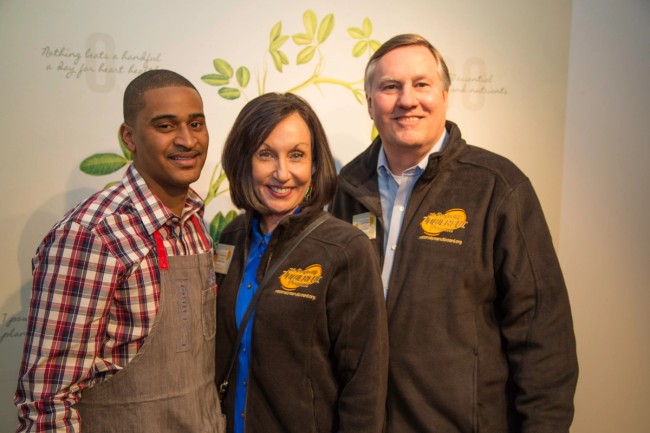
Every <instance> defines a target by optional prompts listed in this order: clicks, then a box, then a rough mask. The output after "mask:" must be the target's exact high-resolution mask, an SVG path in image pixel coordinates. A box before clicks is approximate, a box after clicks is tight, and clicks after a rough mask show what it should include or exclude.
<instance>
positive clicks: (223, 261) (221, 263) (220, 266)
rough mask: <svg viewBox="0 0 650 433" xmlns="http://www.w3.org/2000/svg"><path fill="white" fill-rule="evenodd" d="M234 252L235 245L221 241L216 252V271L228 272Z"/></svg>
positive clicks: (220, 272)
mask: <svg viewBox="0 0 650 433" xmlns="http://www.w3.org/2000/svg"><path fill="white" fill-rule="evenodd" d="M234 252H235V246H234V245H228V244H222V243H219V244H218V245H217V251H216V252H215V254H214V271H215V272H217V273H219V274H224V275H225V274H227V273H228V268H229V267H230V261H231V260H232V256H233V254H234Z"/></svg>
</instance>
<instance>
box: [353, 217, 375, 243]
mask: <svg viewBox="0 0 650 433" xmlns="http://www.w3.org/2000/svg"><path fill="white" fill-rule="evenodd" d="M352 225H353V226H355V227H356V228H358V229H359V230H361V231H362V232H364V233H365V234H366V236H368V237H369V238H370V239H375V238H376V237H377V217H376V216H375V214H373V213H371V212H366V213H360V214H357V215H354V216H353V217H352Z"/></svg>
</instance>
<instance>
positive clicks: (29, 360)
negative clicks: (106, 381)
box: [14, 223, 119, 432]
mask: <svg viewBox="0 0 650 433" xmlns="http://www.w3.org/2000/svg"><path fill="white" fill-rule="evenodd" d="M33 266H34V270H33V285H32V297H31V301H30V309H29V316H28V323H27V333H26V337H25V348H24V353H23V360H22V364H21V367H20V372H19V379H18V388H17V390H16V394H15V396H14V403H15V404H16V406H17V408H18V418H19V421H20V425H19V427H18V430H17V431H18V432H23V431H26V432H78V431H79V430H80V428H79V414H78V412H77V411H76V410H75V409H74V408H73V407H72V405H73V404H75V403H76V402H77V400H78V392H79V391H80V390H81V389H83V387H84V386H85V381H86V380H87V379H88V377H89V374H90V371H91V368H92V366H93V362H94V359H95V356H96V353H97V351H98V345H99V344H101V342H102V335H103V331H104V326H105V321H104V320H102V317H103V316H104V315H105V314H106V312H107V309H108V307H109V300H110V298H111V294H112V292H113V285H114V284H115V282H116V281H117V278H118V277H117V276H118V271H119V270H118V269H117V266H116V261H115V259H114V258H113V257H112V256H111V255H110V254H109V253H108V251H106V250H105V249H104V248H103V245H102V243H101V242H100V240H99V239H98V238H97V237H96V236H95V235H94V234H92V233H91V232H89V231H88V230H87V229H86V228H84V227H81V226H79V225H78V224H76V223H67V224H65V225H62V226H59V227H56V228H55V229H53V230H52V231H50V233H49V234H48V235H47V237H46V238H45V239H44V241H43V243H42V244H41V245H40V247H39V249H38V251H37V253H36V256H35V257H34V259H33Z"/></svg>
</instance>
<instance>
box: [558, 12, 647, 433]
mask: <svg viewBox="0 0 650 433" xmlns="http://www.w3.org/2000/svg"><path fill="white" fill-rule="evenodd" d="M571 24H572V34H571V56H570V67H569V92H568V99H567V116H566V137H565V153H564V170H563V171H564V182H563V188H562V193H563V199H562V208H561V224H560V242H559V253H560V260H561V262H562V264H563V268H564V273H565V277H566V280H567V284H568V287H569V290H570V297H571V302H572V306H573V314H574V322H575V331H576V337H577V342H578V360H579V362H580V368H581V372H580V379H579V382H578V391H577V395H576V416H575V420H574V424H573V428H572V429H571V431H572V433H647V432H648V431H650V420H649V419H648V409H649V408H650V338H649V331H650V314H649V313H650V290H648V289H649V282H650V174H649V173H650V83H649V80H650V2H648V1H647V0H625V1H611V0H573V17H572V23H571Z"/></svg>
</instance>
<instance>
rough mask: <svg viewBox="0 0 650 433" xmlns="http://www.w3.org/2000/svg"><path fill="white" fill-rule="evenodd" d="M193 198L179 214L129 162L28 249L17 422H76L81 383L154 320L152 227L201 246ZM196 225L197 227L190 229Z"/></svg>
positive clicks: (190, 249) (199, 206)
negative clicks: (31, 252)
mask: <svg viewBox="0 0 650 433" xmlns="http://www.w3.org/2000/svg"><path fill="white" fill-rule="evenodd" d="M195 217H196V218H198V220H199V221H201V219H202V217H203V201H202V200H201V198H200V197H199V196H198V195H197V194H196V193H195V192H194V191H191V190H190V193H189V195H188V198H187V201H186V202H185V207H184V209H183V213H182V215H181V217H180V218H178V217H176V216H174V215H173V214H172V212H171V211H170V210H169V209H167V208H166V207H165V206H164V205H163V204H162V202H160V200H158V198H156V197H155V196H154V195H153V193H152V192H151V191H150V190H149V188H148V187H147V185H146V183H145V181H144V180H143V179H142V177H141V176H140V175H139V174H138V172H137V171H136V170H135V167H134V166H133V165H131V166H130V167H129V168H128V170H127V172H126V174H125V175H124V178H123V180H122V183H121V184H119V185H115V186H113V187H111V188H108V189H105V190H103V191H101V192H99V193H97V194H95V195H94V196H92V197H90V198H89V199H88V200H86V201H84V202H83V203H81V204H80V205H78V206H77V207H76V208H75V209H73V210H71V211H70V212H68V213H67V214H66V215H65V216H64V217H63V219H62V220H61V221H59V222H58V223H57V224H56V225H55V226H54V227H53V228H52V229H51V230H50V232H49V233H48V234H47V236H46V237H45V239H44V240H43V242H42V243H41V245H40V246H39V247H38V250H37V251H36V255H35V256H34V258H33V277H34V281H33V286H32V287H33V288H32V298H31V302H30V310H29V318H28V325H27V335H26V337H25V349H24V354H23V360H22V364H21V367H20V373H19V381H18V389H17V391H16V395H15V397H14V402H15V404H16V406H17V407H18V411H19V418H20V426H19V427H18V431H19V432H22V431H29V432H55V431H56V432H75V431H79V414H78V412H77V411H76V410H75V409H74V408H73V407H72V405H73V404H74V403H76V402H77V400H78V395H79V392H80V391H81V390H83V389H84V388H86V387H88V386H89V384H91V383H94V382H96V381H101V380H104V379H106V378H108V377H109V376H111V375H112V374H114V373H116V372H117V371H119V370H120V369H122V368H124V366H125V365H126V364H127V363H128V362H129V361H130V360H131V359H132V358H133V356H134V355H135V354H136V353H137V352H138V350H139V349H140V347H141V346H142V344H143V343H144V341H145V340H146V337H147V335H148V334H149V330H150V329H151V326H152V325H153V323H154V319H155V317H156V311H157V309H158V301H159V299H160V275H159V271H158V266H157V251H156V247H155V240H154V233H155V232H156V231H158V230H160V233H161V235H162V238H163V240H164V245H165V249H166V252H167V255H169V256H173V255H190V254H198V253H203V252H206V251H209V250H210V249H211V244H210V240H209V239H210V237H209V236H208V234H207V233H206V232H205V228H204V225H203V224H202V223H201V224H196V225H195V224H193V223H192V221H191V219H192V218H195ZM199 228H200V230H201V232H202V233H201V232H199Z"/></svg>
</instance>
